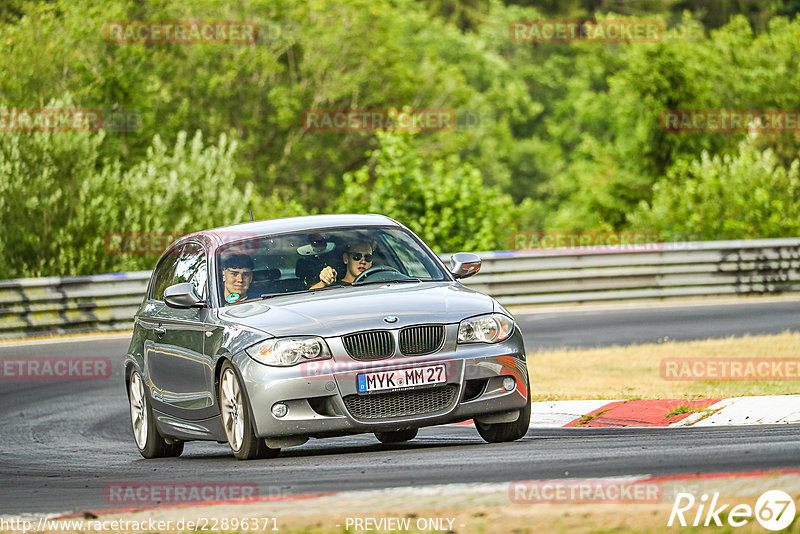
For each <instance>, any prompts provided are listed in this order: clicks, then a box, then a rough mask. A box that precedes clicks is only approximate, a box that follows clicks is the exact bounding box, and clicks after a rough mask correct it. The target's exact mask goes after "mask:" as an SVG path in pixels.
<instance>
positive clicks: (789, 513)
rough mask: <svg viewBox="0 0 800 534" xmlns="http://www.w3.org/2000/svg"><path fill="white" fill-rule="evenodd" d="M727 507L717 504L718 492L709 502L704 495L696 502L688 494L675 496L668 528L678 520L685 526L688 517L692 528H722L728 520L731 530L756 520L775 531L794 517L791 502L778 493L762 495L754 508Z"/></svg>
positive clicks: (743, 505) (786, 525)
mask: <svg viewBox="0 0 800 534" xmlns="http://www.w3.org/2000/svg"><path fill="white" fill-rule="evenodd" d="M730 507H731V505H730V504H719V493H714V494H713V495H712V496H711V500H710V501H709V496H708V494H706V493H704V494H703V495H701V496H700V499H696V498H695V496H694V495H692V494H691V493H678V494H677V495H676V496H675V502H674V503H673V505H672V512H671V513H670V514H669V521H668V522H667V526H668V527H671V526H672V525H673V524H674V523H675V520H676V519H677V520H678V523H679V524H680V526H682V527H685V526H686V525H687V517H688V518H689V519H688V521H689V524H691V525H692V526H694V527H699V526H704V527H708V526H711V525H712V524H713V525H716V526H718V527H721V526H722V525H723V521H727V523H728V524H729V525H730V526H732V527H741V526H744V525H746V524H747V523H748V522H749V521H751V520H752V519H753V518H755V520H756V521H758V523H759V524H760V525H761V526H762V527H764V528H765V529H767V530H772V531H777V530H783V529H784V528H786V527H788V526H789V525H790V524H791V523H792V521H793V520H794V516H795V505H794V500H793V499H792V497H791V496H790V495H789V494H788V493H786V492H785V491H781V490H770V491H766V492H764V493H763V494H762V495H761V496H760V497H759V498H758V500H757V501H756V505H755V508H751V507H750V506H749V505H747V504H737V505H736V506H734V507H733V508H730ZM695 508H696V511H695ZM728 508H730V510H728ZM693 512H694V513H693ZM684 514H686V515H684ZM692 516H694V517H692Z"/></svg>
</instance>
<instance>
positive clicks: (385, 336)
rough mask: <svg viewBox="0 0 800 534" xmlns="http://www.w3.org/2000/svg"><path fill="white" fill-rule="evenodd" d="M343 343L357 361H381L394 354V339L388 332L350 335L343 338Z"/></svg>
mask: <svg viewBox="0 0 800 534" xmlns="http://www.w3.org/2000/svg"><path fill="white" fill-rule="evenodd" d="M342 342H343V343H344V348H345V350H347V353H348V354H349V355H350V356H352V357H353V358H355V359H356V360H380V359H382V358H389V357H390V356H391V355H392V354H394V338H392V334H391V333H390V332H389V331H387V330H376V331H373V332H361V333H358V334H350V335H347V336H344V337H342Z"/></svg>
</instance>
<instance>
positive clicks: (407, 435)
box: [375, 428, 418, 443]
mask: <svg viewBox="0 0 800 534" xmlns="http://www.w3.org/2000/svg"><path fill="white" fill-rule="evenodd" d="M417 431H418V429H416V428H409V429H408V430H390V431H388V432H375V437H376V438H378V441H380V442H381V443H403V442H404V441H411V440H412V439H414V438H415V437H417Z"/></svg>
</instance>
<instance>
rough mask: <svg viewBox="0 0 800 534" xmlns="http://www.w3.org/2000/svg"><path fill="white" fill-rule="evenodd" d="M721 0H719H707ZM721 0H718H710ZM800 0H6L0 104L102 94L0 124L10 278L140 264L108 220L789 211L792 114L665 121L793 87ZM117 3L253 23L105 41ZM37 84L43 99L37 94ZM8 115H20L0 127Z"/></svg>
mask: <svg viewBox="0 0 800 534" xmlns="http://www.w3.org/2000/svg"><path fill="white" fill-rule="evenodd" d="M717 4H719V5H717ZM715 6H716V7H715ZM798 9H800V5H798V2H794V1H792V0H782V1H767V0H764V1H761V0H741V1H738V2H717V3H714V2H705V1H704V2H701V1H699V0H698V1H692V0H647V1H643V2H635V3H634V2H629V1H627V0H625V1H623V0H603V1H588V0H570V1H565V2H561V1H559V2H555V1H549V0H542V1H533V0H531V1H522V0H520V1H510V0H509V1H507V2H500V1H499V0H463V1H460V0H438V1H435V2H419V1H414V0H369V1H367V0H307V1H305V2H294V1H291V0H241V1H239V2H236V3H230V2H222V1H219V0H192V1H191V2H189V1H188V0H173V1H169V2H167V1H161V0H152V1H148V2H141V1H138V0H115V1H111V0H108V1H104V2H97V1H95V0H53V1H48V2H44V1H40V0H14V1H12V2H8V3H5V4H3V6H0V50H1V51H2V53H1V54H0V108H7V109H14V108H17V109H19V108H26V109H32V108H42V107H48V106H67V107H75V108H93V109H100V110H103V111H104V116H106V117H111V116H113V115H114V114H118V115H119V116H122V117H128V118H129V119H130V120H127V121H123V122H122V123H117V124H112V123H111V122H108V123H107V124H106V125H105V126H104V128H103V130H101V131H97V132H91V131H90V132H34V133H30V132H20V131H0V221H2V228H3V232H2V233H0V261H3V262H4V264H5V265H7V266H8V269H7V270H6V272H5V276H8V277H17V276H39V275H62V274H88V273H95V272H103V271H112V270H124V269H134V268H149V267H151V266H152V264H153V262H154V261H155V258H154V257H153V256H140V255H114V254H109V253H108V250H107V248H108V247H107V243H106V240H107V237H106V234H107V233H108V232H137V231H146V232H158V231H162V232H176V233H181V232H188V231H192V230H197V229H201V228H205V227H210V226H217V225H221V224H227V223H232V222H237V221H244V220H247V219H248V214H247V213H248V209H252V210H253V213H254V215H255V216H256V217H259V218H270V217H279V216H287V215H296V214H303V213H321V212H337V211H356V212H362V211H377V212H381V213H386V214H387V215H390V216H393V217H396V218H397V219H398V220H400V221H401V222H403V223H405V224H407V225H408V226H409V227H411V228H412V229H414V230H415V231H418V232H419V233H420V234H421V236H422V237H423V238H424V239H425V240H426V241H427V242H428V243H429V244H431V245H432V246H433V247H434V248H435V249H437V250H440V251H454V250H456V249H469V250H480V249H484V250H485V249H495V248H505V246H506V245H507V243H508V240H507V237H508V234H509V233H510V232H512V231H514V230H517V229H518V230H548V229H555V230H565V231H570V230H575V231H580V230H628V229H637V228H647V229H652V230H656V231H660V232H663V233H664V234H665V235H668V236H673V237H675V238H683V237H692V238H700V239H723V238H739V237H742V238H750V237H783V236H790V235H797V233H798V227H800V210H798V209H797V207H798V202H800V191H799V190H798V185H797V180H798V168H797V166H798V163H797V162H796V160H797V159H798V156H800V154H798V149H800V137H798V133H797V132H788V133H762V134H756V135H751V134H748V133H746V132H739V133H725V132H709V133H686V132H667V131H665V130H664V129H662V127H661V125H660V122H659V118H660V117H661V115H662V113H663V112H664V111H665V110H670V109H743V110H748V109H783V110H799V109H800V91H798V88H799V87H800V20H798V19H796V18H795V17H796V12H797V11H798ZM542 17H546V18H561V19H564V18H576V17H598V18H610V19H620V18H625V17H628V18H637V17H639V18H659V19H661V20H663V21H664V22H665V24H666V25H667V28H668V30H667V32H666V35H665V37H664V38H663V39H662V40H661V41H659V42H652V43H607V44H604V43H593V42H576V43H569V44H565V43H552V44H550V43H519V42H514V41H513V40H511V39H510V38H509V23H511V22H512V21H515V20H520V19H528V20H530V19H538V18H542ZM130 20H150V21H168V20H214V21H221V20H228V21H231V20H233V21H236V20H241V21H251V22H253V23H255V24H256V25H257V26H258V28H259V35H258V40H257V42H256V43H252V44H191V45H182V44H119V43H117V42H113V41H109V40H106V39H105V38H104V33H103V28H104V25H105V24H107V23H109V22H113V21H130ZM51 101H52V103H51ZM404 106H408V107H410V108H414V109H420V108H434V109H449V110H453V111H454V113H455V116H456V117H457V121H456V126H455V128H454V129H452V130H445V131H434V132H421V133H417V134H415V135H408V134H403V133H381V132H375V131H370V132H359V131H349V132H336V131H313V130H309V129H304V128H303V126H302V117H303V113H304V111H308V110H314V109H368V110H375V109H387V108H393V109H400V108H403V107H404ZM0 130H13V128H0Z"/></svg>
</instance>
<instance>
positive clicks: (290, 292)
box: [260, 285, 347, 299]
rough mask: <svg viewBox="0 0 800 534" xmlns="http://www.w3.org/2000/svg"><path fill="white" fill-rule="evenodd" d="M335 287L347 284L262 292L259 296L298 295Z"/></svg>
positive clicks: (265, 297) (266, 297)
mask: <svg viewBox="0 0 800 534" xmlns="http://www.w3.org/2000/svg"><path fill="white" fill-rule="evenodd" d="M337 287H347V286H337V285H330V286H325V287H318V288H316V289H299V290H297V291H287V292H286V293H264V294H263V295H261V297H260V298H262V299H268V298H272V297H282V296H284V295H300V294H303V293H316V292H318V291H325V290H326V289H336V288H337Z"/></svg>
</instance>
